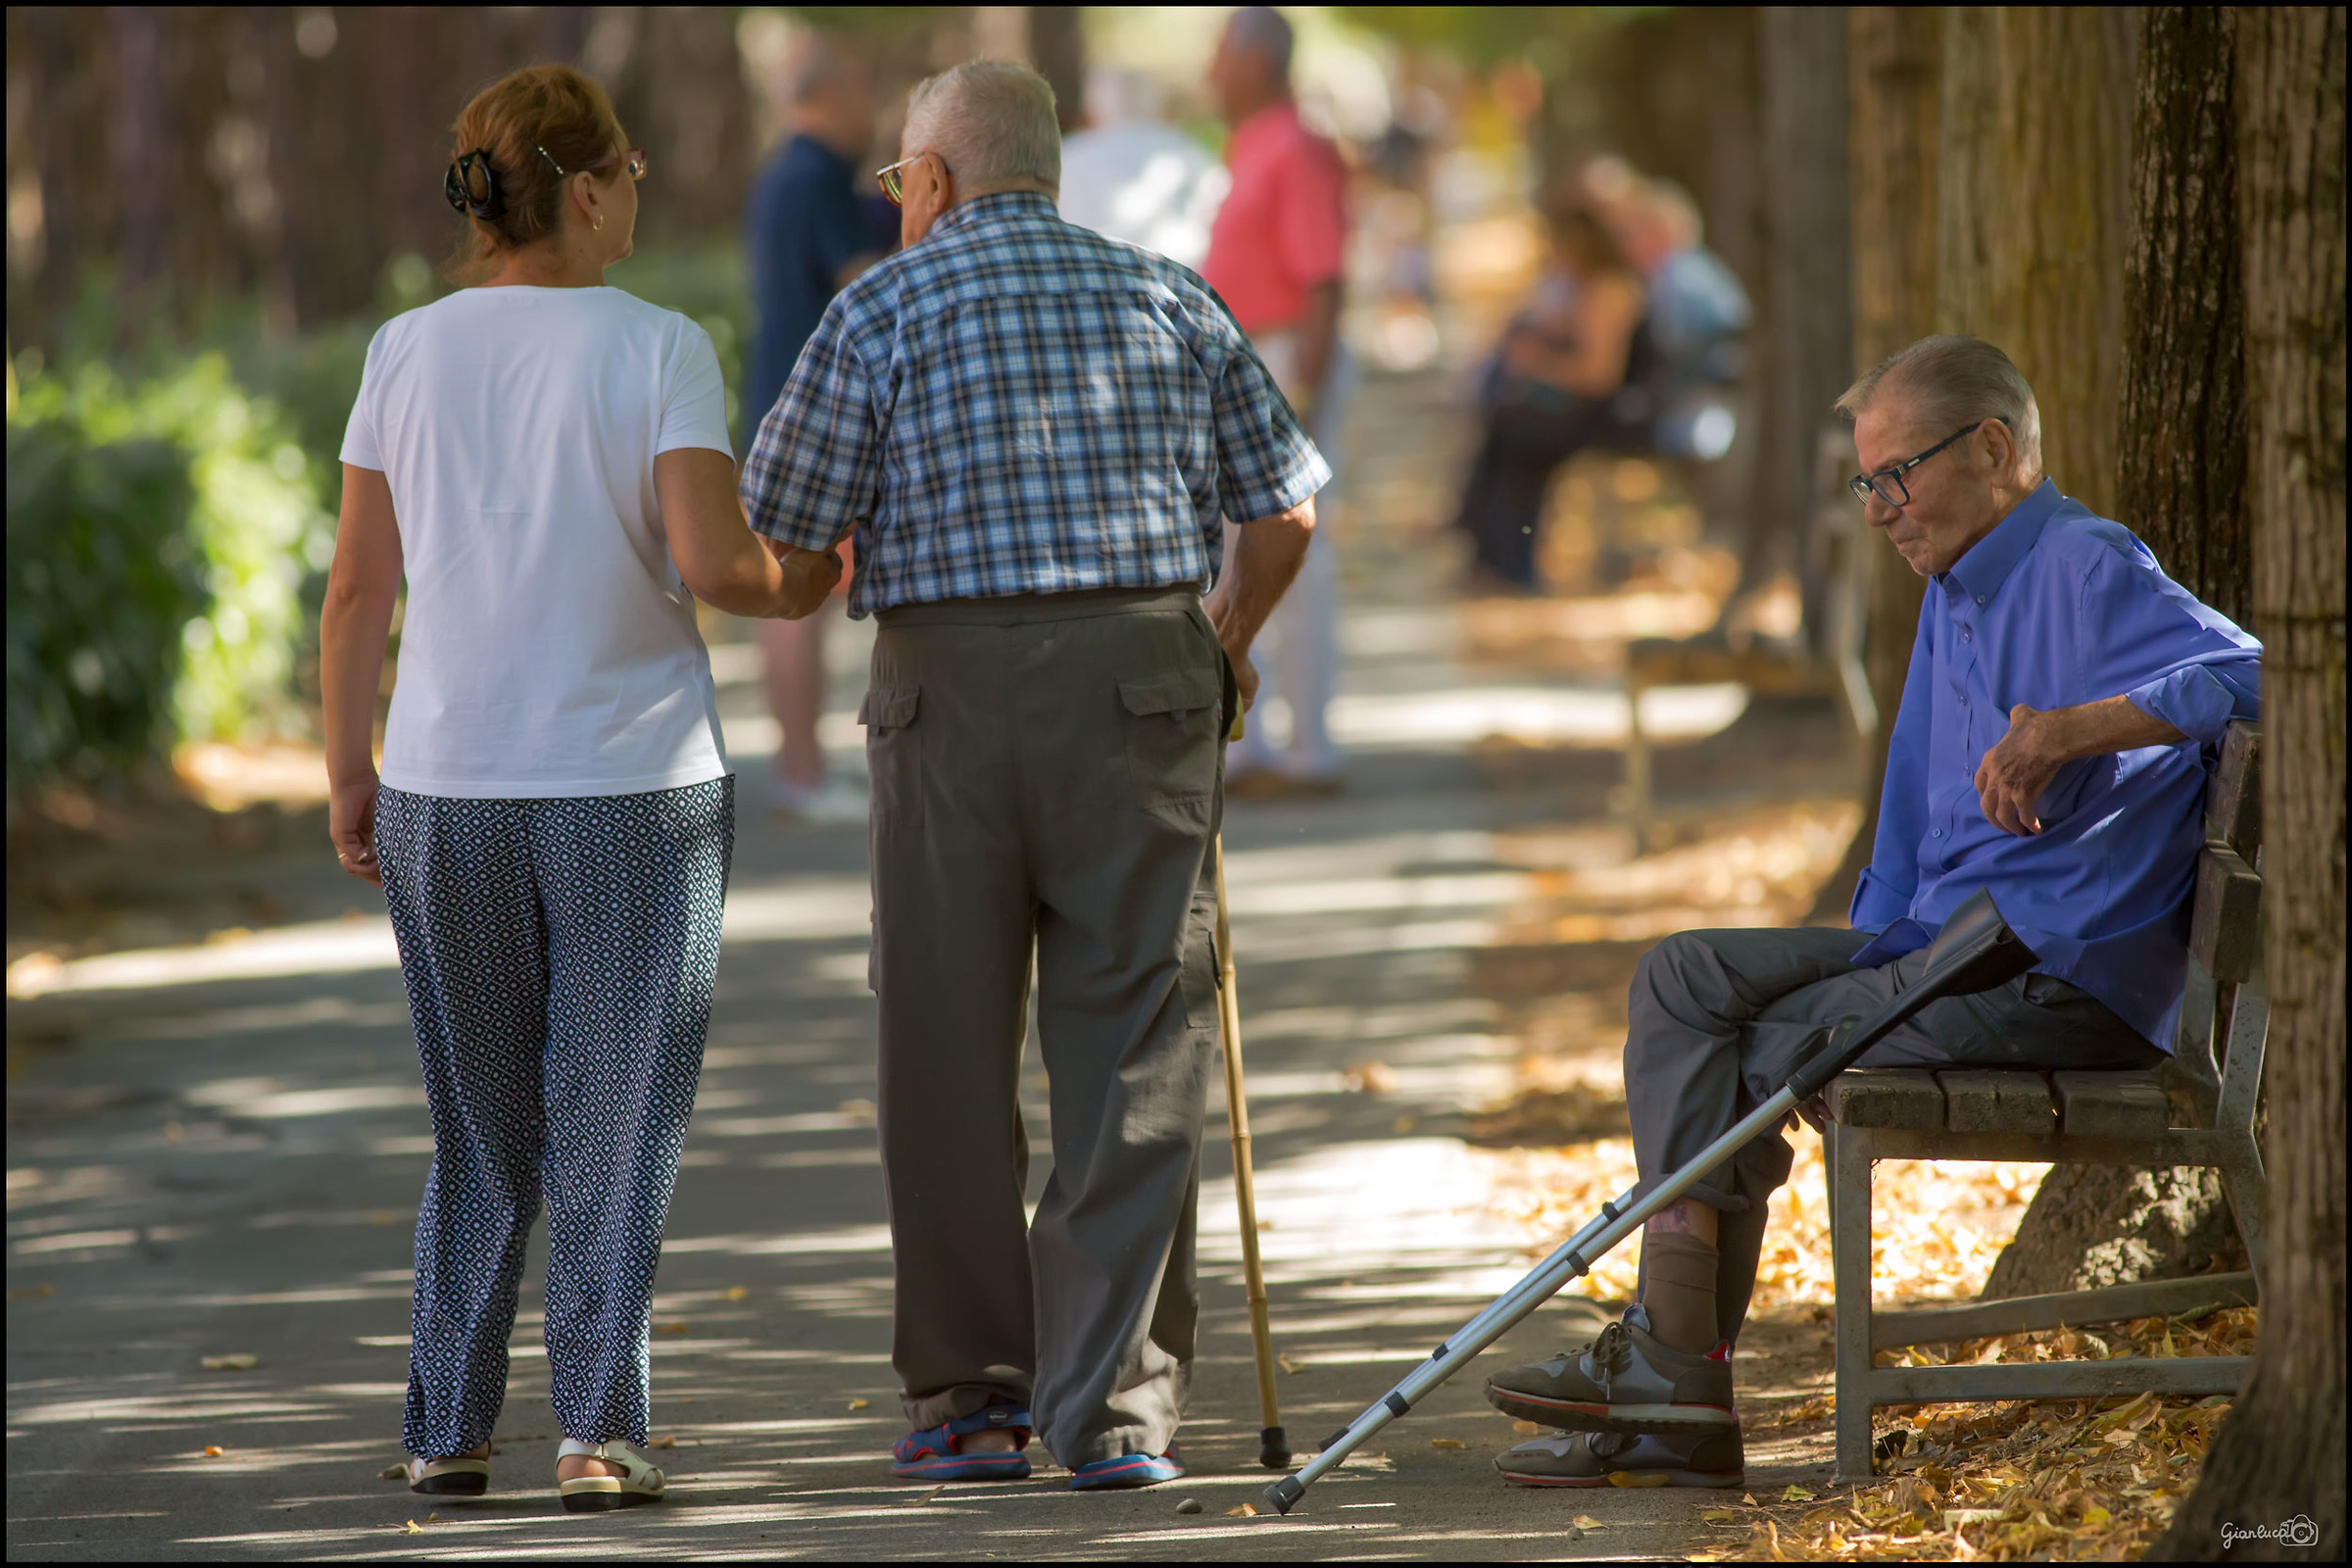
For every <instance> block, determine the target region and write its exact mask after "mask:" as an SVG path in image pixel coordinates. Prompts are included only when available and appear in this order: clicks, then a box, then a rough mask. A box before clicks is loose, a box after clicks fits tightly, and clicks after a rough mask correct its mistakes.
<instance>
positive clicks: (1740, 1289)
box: [1625, 927, 2163, 1340]
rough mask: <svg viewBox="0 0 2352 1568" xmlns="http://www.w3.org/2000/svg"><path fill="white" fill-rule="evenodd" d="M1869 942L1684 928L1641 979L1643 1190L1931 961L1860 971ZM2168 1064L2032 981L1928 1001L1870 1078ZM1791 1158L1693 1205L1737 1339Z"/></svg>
mask: <svg viewBox="0 0 2352 1568" xmlns="http://www.w3.org/2000/svg"><path fill="white" fill-rule="evenodd" d="M1869 941H1870V937H1869V935H1868V934H1867V933H1865V932H1860V931H1838V930H1832V929H1827V928H1823V927H1801V928H1798V929H1794V930H1775V929H1771V928H1758V929H1740V930H1728V931H1685V932H1682V933H1681V934H1679V935H1677V936H1671V937H1668V938H1667V939H1666V940H1665V941H1663V942H1661V943H1659V944H1658V945H1657V946H1656V947H1655V948H1652V949H1651V950H1650V951H1649V952H1648V953H1647V954H1646V955H1644V956H1642V962H1641V964H1640V966H1639V967H1638V968H1636V970H1635V971H1634V985H1633V993H1632V997H1631V999H1630V1003H1629V1007H1628V1024H1629V1027H1628V1030H1627V1034H1626V1041H1625V1097H1626V1104H1627V1110H1628V1111H1629V1113H1630V1114H1631V1116H1632V1119H1633V1127H1634V1158H1635V1162H1636V1165H1637V1167H1638V1169H1639V1171H1640V1174H1641V1179H1642V1184H1643V1186H1644V1187H1646V1186H1647V1185H1648V1184H1649V1183H1651V1182H1654V1181H1656V1180H1657V1179H1659V1178H1660V1177H1663V1176H1667V1175H1671V1174H1672V1173H1674V1172H1675V1171H1677V1170H1679V1169H1681V1168H1682V1167H1683V1166H1684V1165H1686V1164H1688V1163H1689V1162H1690V1161H1691V1160H1692V1159H1695V1158H1697V1157H1698V1155H1699V1154H1700V1152H1703V1151H1704V1150H1705V1149H1706V1147H1707V1145H1709V1144H1710V1143H1712V1142H1714V1141H1715V1140H1716V1139H1718V1138H1720V1137H1722V1136H1723V1135H1724V1134H1725V1133H1726V1132H1728V1131H1730V1130H1731V1127H1732V1125H1733V1124H1734V1123H1735V1122H1737V1121H1738V1120H1739V1119H1740V1117H1741V1116H1743V1115H1745V1114H1747V1113H1748V1112H1749V1111H1751V1110H1753V1109H1754V1108H1755V1107H1756V1106H1757V1105H1759V1104H1761V1103H1764V1102H1765V1101H1766V1100H1769V1099H1771V1098H1772V1096H1773V1095H1775V1094H1777V1093H1778V1092H1779V1091H1780V1089H1781V1087H1782V1085H1784V1084H1786V1083H1787V1082H1788V1081H1789V1078H1790V1077H1791V1076H1792V1075H1793V1074H1794V1073H1795V1071H1796V1069H1797V1067H1798V1066H1799V1065H1800V1064H1801V1063H1802V1062H1803V1061H1804V1059H1805V1058H1806V1056H1808V1055H1809V1054H1811V1052H1812V1050H1813V1048H1814V1046H1815V1043H1816V1042H1818V1041H1819V1040H1820V1039H1821V1038H1822V1037H1823V1035H1824V1034H1825V1033H1826V1032H1827V1031H1828V1030H1829V1029H1830V1028H1832V1027H1834V1026H1835V1025H1836V1024H1837V1022H1838V1019H1840V1018H1843V1017H1845V1016H1846V1015H1848V1014H1850V1013H1862V1014H1867V1013H1870V1012H1872V1011H1875V1010H1876V1009H1877V1008H1879V1007H1880V1006H1882V1005H1885V1004H1886V1003H1887V1000H1888V999H1889V998H1891V997H1892V996H1893V995H1894V994H1895V992H1897V991H1898V990H1900V989H1902V988H1903V987H1904V986H1907V985H1909V984H1910V983H1911V982H1912V981H1913V980H1915V979H1917V978H1918V977H1919V975H1920V974H1921V972H1922V971H1924V970H1925V969H1926V967H1927V954H1926V952H1925V951H1924V950H1923V951H1921V952H1918V953H1913V954H1910V955H1907V956H1904V957H1902V958H1900V959H1898V960H1896V961H1895V962H1893V963H1890V964H1885V965H1882V966H1879V967H1875V968H1867V969H1858V968H1856V967H1854V965H1853V962H1852V959H1853V956H1854V955H1855V954H1856V953H1858V952H1860V951H1861V949H1862V948H1863V947H1864V946H1865V945H1866V944H1867V943H1868V942H1869ZM2161 1059H2163V1053H2161V1052H2159V1051H2158V1050H2157V1049H2156V1048H2155V1047H2154V1046H2151V1045H2150V1044H2148V1042H2147V1041H2145V1040H2143V1039H2141V1038H2140V1036H2139V1035H2138V1033H2137V1032H2136V1031H2134V1030H2133V1029H2132V1028H2131V1025H2129V1024H2127V1023H2125V1022H2124V1021H2123V1020H2122V1019H2121V1018H2118V1017H2117V1016H2116V1015H2115V1014H2114V1013H2112V1012H2110V1011H2108V1010H2107V1008H2106V1006H2105V1005H2104V1004H2102V1003H2100V1002H2099V1001H2098V1000H2097V999H2096V998H2094V997H2092V996H2090V995H2088V994H2087V993H2085V992H2082V991H2080V990H2078V989H2076V988H2075V987H2074V986H2071V985H2069V984H2067V983H2066V982H2065V981H2063V980H2059V979H2055V978H2053V977H2051V976H2049V975H2042V974H2029V975H2024V976H2021V977H2019V978H2018V979H2015V980H2012V981H2010V982H2009V983H2008V984H2007V985H2005V986H2003V987H2001V988H2000V989H1999V990H1997V991H1987V992H1984V993H1981V994H1979V995H1977V996H1973V997H1947V998H1945V999H1944V1000H1942V1001H1940V1002H1934V1003H1930V1004H1929V1005H1927V1006H1926V1007H1924V1008H1922V1009H1921V1010H1920V1012H1919V1013H1918V1014H1917V1015H1916V1016H1915V1017H1913V1018H1912V1019H1911V1021H1910V1022H1909V1023H1907V1024H1905V1025H1904V1026H1903V1027H1902V1028H1901V1029H1899V1030H1897V1031H1896V1032H1895V1033H1894V1034H1892V1035H1890V1036H1888V1037H1887V1039H1886V1040H1883V1041H1881V1042H1880V1043H1879V1044H1878V1045H1876V1046H1873V1047H1872V1048H1871V1049H1870V1050H1869V1051H1868V1052H1866V1053H1865V1054H1863V1056H1862V1059H1861V1061H1860V1063H1859V1065H1861V1066H1865V1067H2020V1068H2063V1067H2080V1068H2093V1069H2096V1068H2110V1067H2147V1066H2152V1065H2154V1064H2155V1063H2156V1062H2157V1061H2159V1060H2161ZM1793 1158H1794V1153H1793V1152H1792V1151H1791V1150H1790V1149H1789V1141H1788V1139H1787V1138H1785V1137H1783V1136H1782V1134H1781V1133H1780V1132H1779V1131H1775V1132H1772V1133H1768V1134H1766V1135H1764V1136H1763V1137H1760V1138H1757V1139H1755V1140H1754V1141H1752V1142H1751V1143H1749V1144H1748V1145H1747V1146H1746V1147H1745V1148H1743V1149H1741V1150H1740V1152H1738V1153H1737V1154H1734V1155H1733V1156H1732V1157H1731V1158H1730V1159H1729V1160H1726V1161H1725V1162H1724V1163H1723V1164H1722V1165H1719V1166H1717V1167H1716V1168H1715V1169H1714V1170H1712V1171H1709V1172H1708V1173H1707V1174H1706V1175H1705V1176H1704V1177H1703V1178H1701V1180H1700V1182H1699V1184H1698V1185H1697V1186H1695V1187H1693V1188H1691V1191H1690V1193H1689V1195H1688V1196H1689V1197H1691V1199H1693V1200H1695V1201H1698V1202H1701V1203H1705V1204H1707V1205H1708V1206H1709V1207H1711V1208H1714V1209H1716V1210H1718V1211H1719V1218H1718V1237H1717V1255H1718V1257H1719V1258H1720V1260H1721V1262H1720V1271H1719V1272H1718V1274H1717V1276H1716V1286H1715V1305H1716V1314H1717V1321H1718V1326H1719V1329H1720V1332H1721V1337H1722V1338H1724V1339H1727V1340H1737V1339H1738V1338H1739V1333H1740V1323H1741V1322H1742V1321H1743V1320H1744V1319H1745V1318H1746V1316H1747V1301H1748V1298H1749V1296H1750V1295H1751V1294H1753V1292H1754V1290H1755V1282H1756V1259H1757V1257H1758V1255H1759V1254H1760V1253H1761V1251H1762V1249H1763V1241H1764V1220H1765V1207H1766V1203H1765V1201H1766V1200H1767V1199H1768V1198H1770V1197H1771V1196H1772V1193H1773V1190H1774V1189H1775V1188H1777V1187H1779V1186H1780V1185H1781V1184H1782V1183H1783V1182H1785V1181H1787V1180H1788V1179H1789V1164H1790V1162H1791V1161H1792V1160H1793Z"/></svg>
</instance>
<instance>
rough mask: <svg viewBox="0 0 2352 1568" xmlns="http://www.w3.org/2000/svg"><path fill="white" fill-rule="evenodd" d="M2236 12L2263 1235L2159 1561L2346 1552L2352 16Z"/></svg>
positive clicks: (2332, 11) (2306, 10) (2330, 11)
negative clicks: (2260, 713)
mask: <svg viewBox="0 0 2352 1568" xmlns="http://www.w3.org/2000/svg"><path fill="white" fill-rule="evenodd" d="M2233 22H2234V25H2235V28H2236V40H2235V41H2236V46H2237V47H2236V58H2237V90H2236V96H2235V119H2236V127H2237V138H2236V139H2237V212H2238V228H2239V233H2240V235H2241V237H2242V243H2243V246H2244V249H2243V251H2242V253H2241V265H2242V267H2243V269H2244V278H2245V294H2246V299H2245V313H2246V314H2245V322H2246V325H2245V332H2246V389H2247V393H2248V453H2247V476H2248V482H2247V503H2248V506H2249V509H2250V510H2251V512H2252V514H2253V518H2254V625H2255V630H2256V633H2257V634H2258V635H2259V636H2260V637H2261V638H2262V640H2263V666H2264V668H2263V684H2264V720H2265V728H2266V735H2265V745H2266V747H2267V748H2268V749H2269V752H2270V756H2271V758H2272V763H2271V765H2270V766H2268V767H2266V768H2264V770H2263V816H2264V821H2265V823H2266V824H2267V831H2268V834H2269V847H2268V849H2267V850H2266V852H2265V854H2264V866H2263V870H2264V876H2265V884H2264V902H2265V913H2266V915H2267V917H2268V918H2267V923H2268V926H2269V932H2268V940H2267V942H2266V944H2265V947H2264V961H2265V964H2266V967H2267V969H2268V972H2269V984H2270V993H2271V1007H2272V1011H2271V1036H2270V1054H2269V1056H2268V1060H2267V1071H2266V1077H2267V1079H2268V1097H2269V1101H2270V1125H2269V1129H2268V1135H2267V1137H2266V1139H2265V1143H2264V1158H2265V1163H2266V1165H2267V1167H2268V1175H2269V1182H2270V1227H2271V1228H2270V1235H2269V1238H2268V1241H2267V1245H2266V1246H2265V1248H2264V1255H2263V1271H2262V1331H2261V1339H2260V1341H2259V1343H2258V1346H2257V1348H2256V1352H2255V1359H2254V1371H2253V1374H2252V1376H2251V1377H2250V1378H2248V1380H2247V1383H2246V1387H2245V1389H2244V1390H2243V1392H2242V1393H2241V1394H2240V1396H2239V1397H2238V1399H2237V1402H2236V1404H2235V1406H2234V1407H2233V1408H2232V1409H2231V1410H2230V1412H2229V1419H2228V1420H2227V1421H2226V1422H2225V1423H2224V1424H2223V1426H2222V1429H2221V1431H2220V1432H2219V1434H2217V1436H2216V1438H2215V1440H2214V1445H2213V1447H2212V1449H2211V1451H2210V1452H2209V1453H2208V1454H2207V1456H2206V1460H2205V1467H2204V1472H2203V1474H2202V1476H2201V1477H2200V1479H2199V1481H2198V1484H2197V1489H2196V1491H2195V1492H2194V1493H2193V1494H2191V1495H2190V1496H2189V1499H2188V1501H2187V1502H2186V1503H2184V1504H2183V1505H2182V1507H2181V1510H2180V1514H2179V1515H2178V1516H2176V1518H2175V1519H2174V1522H2173V1528H2172V1530H2171V1531H2170V1532H2169V1533H2168V1534H2167V1535H2166V1536H2165V1538H2164V1539H2163V1540H2162V1541H2161V1542H2159V1543H2158V1544H2157V1547H2156V1550H2155V1551H2153V1552H2151V1553H2150V1555H2152V1556H2164V1557H2169V1558H2173V1559H2176V1560H2189V1559H2196V1558H2214V1557H2220V1556H2223V1555H2225V1550H2224V1547H2223V1544H2222V1539H2221V1528H2222V1526H2223V1525H2224V1524H2226V1523H2227V1524H2234V1525H2237V1526H2239V1527H2241V1528H2242V1527H2246V1526H2250V1525H2266V1526H2267V1525H2274V1524H2278V1523H2281V1522H2284V1521H2288V1520H2293V1519H2296V1518H2298V1517H2300V1518H2303V1519H2307V1520H2309V1521H2310V1522H2311V1530H2310V1535H2309V1539H2307V1540H2303V1541H2294V1542H2289V1541H2272V1540H2268V1539H2257V1540H2253V1541H2248V1542H2245V1543H2243V1544H2240V1545H2238V1546H2237V1548H2236V1549H2235V1550H2233V1551H2229V1552H2228V1553H2227V1555H2228V1556H2229V1557H2232V1558H2241V1557H2242V1558H2254V1557H2261V1558H2270V1559H2279V1560H2293V1561H2303V1562H2326V1561H2329V1560H2333V1559H2337V1558H2341V1557H2342V1556H2343V1554H2344V1547H2345V1532H2344V1511H2345V1503H2344V1459H2345V1453H2344V1394H2345V1380H2344V1360H2345V1346H2344V978H2345V977H2344V892H2345V888H2344V696H2345V693H2344V571H2345V538H2344V502H2345V495H2344V222H2345V217H2346V215H2345V211H2344V12H2343V9H2342V8H2341V7H2316V6H2315V7H2290V6H2278V7H2269V6H2264V7H2246V8H2243V9H2240V10H2238V11H2237V12H2236V13H2235V15H2234V18H2233Z"/></svg>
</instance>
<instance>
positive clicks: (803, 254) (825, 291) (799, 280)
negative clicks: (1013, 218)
mask: <svg viewBox="0 0 2352 1568" xmlns="http://www.w3.org/2000/svg"><path fill="white" fill-rule="evenodd" d="M785 96H786V99H787V100H788V102H789V103H790V105H791V117H792V118H791V125H792V134H791V136H790V137H789V138H788V139H787V140H786V141H785V142H784V144H783V146H781V147H779V148H778V149H777V150H776V153H775V156H773V157H772V158H770V159H769V160H768V162H767V166H766V167H765V168H764V169H762V170H761V171H760V177H759V179H758V180H757V181H756V182H755V183H754V184H753V186H752V198H751V206H750V210H749V212H748V213H747V214H746V215H745V220H744V237H745V241H746V243H747V244H748V245H749V246H750V249H751V274H752V301H753V305H754V307H755V309H756V311H757V314H758V323H757V325H756V326H755V328H754V330H753V334H752V349H751V356H750V359H749V362H748V363H747V364H746V365H745V367H744V386H743V425H744V429H745V430H746V431H747V432H750V431H756V430H758V429H759V428H760V420H761V419H763V418H765V417H767V411H768V410H769V409H770V408H772V407H774V406H775V401H776V397H777V394H779V393H781V392H782V391H783V390H784V383H785V381H786V380H787V379H789V378H790V377H791V375H792V367H793V365H794V363H795V362H796V361H798V360H799V359H800V357H801V348H802V345H804V344H806V343H807V342H808V341H809V336H810V335H811V334H812V333H814V332H815V331H816V323H817V322H818V321H819V320H821V319H823V318H824V314H825V307H826V306H827V305H829V304H831V303H832V301H833V296H834V295H835V294H838V293H839V292H841V290H842V289H844V288H846V287H847V286H848V285H849V283H850V280H851V279H852V278H854V277H856V276H857V275H858V273H859V272H862V271H864V270H866V269H867V268H868V267H870V266H872V265H873V263H874V262H875V260H876V259H877V257H878V256H879V255H880V254H881V250H880V248H879V247H878V246H877V245H876V242H875V238H874V227H873V223H872V221H871V219H870V218H869V217H868V215H867V214H866V212H865V209H864V207H863V206H862V205H861V204H860V203H859V201H858V166H857V160H858V159H859V158H861V157H863V156H864V155H865V153H866V151H867V149H868V147H869V146H870V144H871V143H872V141H873V138H874V91H873V81H872V78H871V75H870V73H868V70H867V68H866V65H865V63H864V62H863V61H862V60H860V59H858V57H857V56H856V55H855V54H853V53H851V52H850V51H848V50H847V49H845V48H844V47H843V46H842V45H841V44H840V43H839V42H837V41H836V40H834V39H832V38H829V37H827V36H826V35H824V34H822V33H812V34H810V35H809V37H808V38H807V39H805V40H804V41H803V46H802V48H801V50H800V52H799V54H798V55H797V56H796V57H795V59H794V60H793V62H792V65H791V68H790V74H789V75H788V77H787V80H786V84H785ZM892 216H893V217H894V219H895V217H896V213H895V212H894V213H893V215H892ZM826 619H827V616H826V614H825V613H822V612H820V613H817V614H814V615H809V616H808V617H806V618H804V619H801V620H794V621H782V620H779V621H760V622H758V623H757V625H758V635H759V638H760V650H761V652H762V653H763V655H764V656H765V659H766V664H767V679H766V695H767V705H768V711H770V712H771V713H772V714H773V715H774V716H775V720H776V727H777V729H778V731H779V741H778V744H777V747H776V755H775V759H774V766H773V770H772V771H771V772H770V773H769V775H768V779H767V798H768V802H769V804H770V805H771V806H773V807H775V808H776V809H779V810H783V811H785V812H788V813H790V814H792V815H795V816H799V817H802V818H805V819H809V820H816V821H834V820H852V819H855V818H857V817H858V816H860V815H862V814H863V809H864V808H863V803H862V802H861V801H859V800H858V799H857V798H856V792H855V791H854V790H851V789H849V788H848V787H847V786H846V785H845V784H838V783H836V784H832V785H830V786H829V785H828V780H827V778H826V773H825V754H824V750H823V748H822V747H821V746H820V745H819V744H818V742H817V738H816V725H817V720H818V718H819V717H820V716H822V714H823V712H824V705H825V657H824V628H825V620H826Z"/></svg>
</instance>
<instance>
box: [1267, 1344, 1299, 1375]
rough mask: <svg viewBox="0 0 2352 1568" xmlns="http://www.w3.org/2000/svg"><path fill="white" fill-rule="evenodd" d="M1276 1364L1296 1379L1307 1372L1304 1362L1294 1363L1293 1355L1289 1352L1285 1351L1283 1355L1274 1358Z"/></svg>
mask: <svg viewBox="0 0 2352 1568" xmlns="http://www.w3.org/2000/svg"><path fill="white" fill-rule="evenodd" d="M1274 1364H1275V1365H1276V1366H1279V1367H1281V1368H1282V1369H1283V1370H1284V1371H1285V1372H1288V1373H1290V1374H1291V1375H1292V1376H1294V1377H1296V1376H1297V1375H1298V1374H1299V1373H1300V1372H1303V1371H1304V1370H1306V1368H1305V1364H1304V1363H1303V1362H1299V1361H1294V1360H1292V1359H1291V1353H1290V1351H1288V1350H1285V1351H1283V1353H1282V1354H1280V1355H1278V1356H1276V1357H1275V1358H1274Z"/></svg>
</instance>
